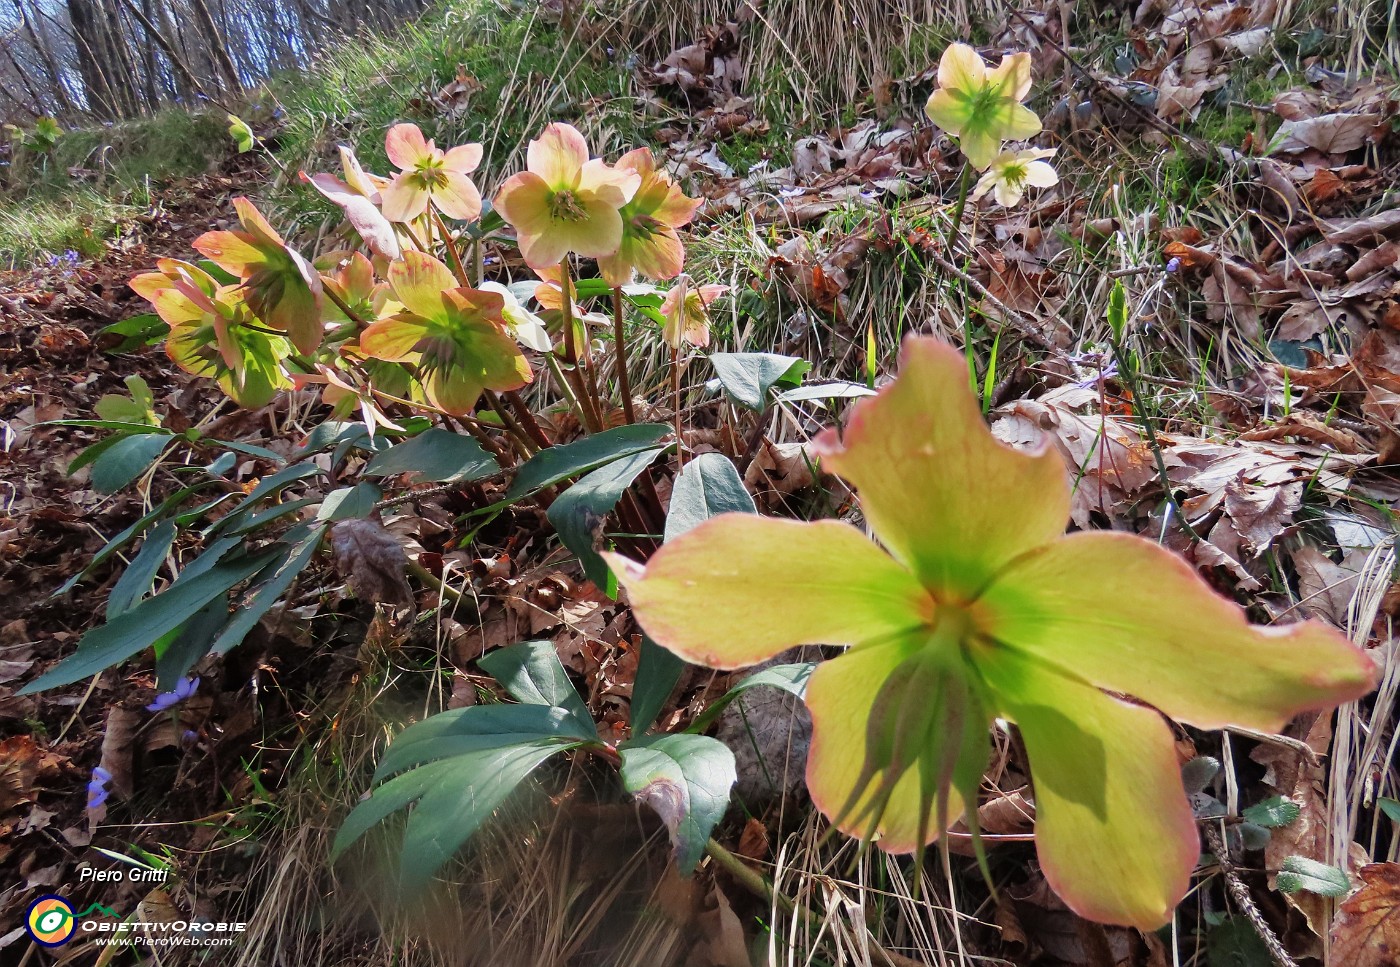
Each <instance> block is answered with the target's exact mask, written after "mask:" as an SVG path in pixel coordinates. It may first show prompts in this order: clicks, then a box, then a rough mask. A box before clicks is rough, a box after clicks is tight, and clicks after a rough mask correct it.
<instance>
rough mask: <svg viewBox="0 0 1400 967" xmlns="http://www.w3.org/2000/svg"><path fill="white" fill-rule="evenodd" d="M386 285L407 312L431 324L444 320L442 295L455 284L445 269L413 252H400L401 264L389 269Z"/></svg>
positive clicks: (453, 277) (394, 264)
mask: <svg viewBox="0 0 1400 967" xmlns="http://www.w3.org/2000/svg"><path fill="white" fill-rule="evenodd" d="M389 284H390V285H391V286H393V288H394V295H396V296H397V297H398V300H399V301H400V302H402V303H403V304H404V305H405V306H407V307H408V309H409V311H410V312H413V313H416V314H417V315H420V316H422V317H423V318H424V319H432V320H435V321H437V320H442V319H445V318H446V311H447V310H446V309H445V308H444V307H443V303H442V294H443V292H445V291H447V290H448V289H455V288H457V286H458V285H459V283H458V281H457V278H456V277H455V276H454V275H453V274H452V272H451V270H450V269H448V267H447V266H445V265H443V264H442V263H441V262H439V261H438V260H437V259H435V258H433V257H432V256H431V255H425V254H424V253H422V252H417V251H408V252H404V253H403V261H401V262H394V263H393V264H391V265H390V266H389Z"/></svg>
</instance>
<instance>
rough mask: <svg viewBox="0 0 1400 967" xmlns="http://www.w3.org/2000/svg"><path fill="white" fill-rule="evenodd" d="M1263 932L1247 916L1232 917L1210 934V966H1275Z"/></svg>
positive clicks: (1208, 946) (1207, 941) (1208, 943)
mask: <svg viewBox="0 0 1400 967" xmlns="http://www.w3.org/2000/svg"><path fill="white" fill-rule="evenodd" d="M1273 965H1274V958H1273V955H1271V954H1270V953H1269V948H1268V946H1267V945H1266V944H1265V943H1264V940H1263V938H1261V937H1260V936H1259V932H1258V931H1257V930H1255V929H1254V927H1253V926H1252V925H1251V924H1250V922H1249V921H1248V920H1246V919H1245V918H1243V917H1232V918H1231V919H1229V920H1226V921H1225V922H1224V923H1222V924H1221V925H1220V926H1218V927H1216V928H1214V929H1213V930H1211V932H1210V933H1209V935H1207V937H1206V967H1273Z"/></svg>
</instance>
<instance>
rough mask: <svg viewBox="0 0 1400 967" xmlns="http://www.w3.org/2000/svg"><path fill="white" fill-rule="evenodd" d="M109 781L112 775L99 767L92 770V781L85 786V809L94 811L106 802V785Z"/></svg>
mask: <svg viewBox="0 0 1400 967" xmlns="http://www.w3.org/2000/svg"><path fill="white" fill-rule="evenodd" d="M111 781H112V774H111V773H110V772H108V771H107V770H106V769H104V768H102V767H101V766H98V767H97V768H96V769H94V770H92V779H91V780H90V781H89V782H88V784H87V794H88V803H87V808H89V809H96V808H97V807H98V806H100V805H102V804H103V803H105V802H106V801H107V783H109V782H111Z"/></svg>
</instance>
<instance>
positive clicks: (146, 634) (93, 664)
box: [19, 554, 274, 695]
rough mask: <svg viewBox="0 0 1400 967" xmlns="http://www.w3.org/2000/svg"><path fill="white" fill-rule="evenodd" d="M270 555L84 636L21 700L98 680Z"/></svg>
mask: <svg viewBox="0 0 1400 967" xmlns="http://www.w3.org/2000/svg"><path fill="white" fill-rule="evenodd" d="M273 556H274V555H271V554H259V555H256V556H252V557H243V558H239V559H238V560H235V561H229V562H227V563H222V562H221V563H220V564H218V565H217V566H215V567H213V568H211V569H209V570H208V571H206V572H204V573H203V574H200V575H198V576H197V577H194V578H192V579H190V580H188V581H176V582H175V583H174V584H172V585H171V586H170V587H168V588H166V589H165V590H164V591H162V592H161V593H160V594H157V595H156V596H155V597H152V598H147V599H146V600H145V601H142V602H141V603H140V604H138V605H137V606H136V607H134V608H132V609H131V610H130V611H126V612H123V613H122V614H119V615H117V617H115V618H113V619H112V620H111V621H109V622H107V623H106V624H105V625H103V626H102V627H100V628H94V629H93V630H92V631H89V632H88V633H87V634H85V635H83V637H82V640H81V641H79V642H78V650H77V651H76V652H75V653H73V654H72V655H69V656H68V657H67V658H65V659H64V660H63V661H61V662H59V663H58V664H57V665H56V666H55V667H53V668H51V669H49V671H48V672H46V673H44V674H43V675H40V676H39V677H38V678H36V679H35V680H34V681H32V682H30V683H29V684H28V685H26V686H25V687H24V688H23V689H22V690H21V691H20V693H19V694H21V695H32V694H33V693H34V692H39V691H43V690H44V689H46V688H53V687H55V686H57V685H68V684H70V683H72V682H76V681H78V680H79V679H83V678H87V677H88V676H90V675H95V674H97V673H98V672H100V671H103V670H104V669H107V668H110V667H111V666H113V665H115V664H117V663H118V662H122V661H125V660H126V659H128V658H130V657H131V656H132V655H135V654H137V653H138V652H140V651H142V650H144V649H145V648H147V647H149V646H150V645H151V644H152V643H153V642H155V641H156V640H158V639H159V638H161V637H163V636H164V635H165V634H167V633H168V632H171V631H173V630H175V629H176V628H178V627H180V626H181V625H182V624H184V623H185V621H187V620H188V619H189V618H190V617H192V616H193V615H194V614H195V613H196V612H197V611H199V610H200V609H201V608H203V607H204V606H205V605H206V604H208V603H209V602H210V601H212V600H214V599H215V598H216V597H218V596H219V595H220V594H223V593H224V592H226V591H228V590H229V589H230V588H232V587H233V586H234V585H236V584H239V583H241V582H243V581H246V580H248V578H250V577H252V576H253V575H254V574H256V573H258V571H260V570H261V569H262V568H263V566H264V565H265V564H267V562H268V561H270V560H271V559H272V558H273Z"/></svg>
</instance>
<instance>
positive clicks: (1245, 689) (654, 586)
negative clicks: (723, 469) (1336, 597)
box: [609, 338, 1375, 929]
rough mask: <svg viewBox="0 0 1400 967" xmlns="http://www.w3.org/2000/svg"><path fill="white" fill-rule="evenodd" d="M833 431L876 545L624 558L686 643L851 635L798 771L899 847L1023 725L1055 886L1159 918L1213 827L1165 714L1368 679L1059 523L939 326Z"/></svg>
mask: <svg viewBox="0 0 1400 967" xmlns="http://www.w3.org/2000/svg"><path fill="white" fill-rule="evenodd" d="M817 449H818V452H819V454H820V455H821V459H822V462H823V466H824V467H825V468H826V469H827V470H830V471H833V472H835V473H837V474H839V475H840V476H842V477H844V478H845V479H846V480H847V481H848V482H849V483H851V484H852V485H853V486H854V487H855V488H856V490H857V491H858V493H859V497H860V504H861V508H862V510H863V512H864V515H865V519H866V521H867V522H868V524H869V525H870V527H871V529H872V530H873V531H874V532H875V536H876V537H877V538H878V539H879V541H880V545H883V549H882V548H881V546H880V545H877V544H876V543H874V542H872V541H871V540H869V539H868V538H867V537H866V536H865V535H864V534H863V533H862V532H861V531H859V530H858V529H856V528H855V527H852V526H851V525H849V524H846V523H842V522H838V521H819V522H817V523H802V522H796V521H787V520H775V519H769V518H763V517H759V516H756V515H752V514H726V515H722V516H719V517H716V518H713V519H711V520H710V521H708V522H706V523H704V524H701V525H700V526H699V527H697V528H695V529H694V530H691V531H689V532H688V533H687V534H685V535H683V536H682V537H680V538H678V539H676V540H674V541H671V542H669V543H667V544H666V545H664V546H663V547H662V548H661V549H660V550H659V551H657V552H656V554H655V555H653V556H652V558H651V560H650V561H648V562H647V564H646V565H645V566H643V565H641V564H638V563H635V562H632V561H629V560H627V559H626V558H623V557H620V556H618V555H615V554H613V555H609V563H610V564H611V565H612V567H613V569H614V571H615V572H616V573H617V575H618V577H619V578H620V579H621V581H622V583H623V584H624V585H625V587H626V589H627V593H628V595H629V598H630V601H631V604H632V608H633V610H634V612H635V614H636V617H637V619H638V621H639V622H640V623H641V626H642V627H643V628H644V629H645V630H646V633H647V634H648V635H649V636H651V638H652V639H654V640H655V641H657V642H659V643H660V644H662V645H664V646H665V647H667V648H669V649H671V650H672V651H674V652H675V653H677V654H678V655H680V656H682V657H683V658H686V659H688V660H690V661H693V662H698V663H700V664H704V665H710V666H712V667H717V668H738V667H742V666H745V665H750V664H753V663H756V662H759V661H763V660H765V659H767V658H770V657H772V656H774V655H776V654H777V653H779V652H781V651H783V650H785V649H787V648H790V647H793V646H795V645H802V644H828V645H845V646H849V650H848V651H846V652H845V653H844V654H842V655H841V656H840V657H838V658H835V659H832V660H830V661H826V662H824V663H822V664H821V665H820V666H819V667H818V668H817V669H816V671H815V672H814V673H813V675H812V678H811V682H810V685H809V687H808V690H807V696H806V701H807V704H808V706H809V707H810V709H811V712H812V719H813V734H812V745H811V752H810V757H809V760H808V765H807V785H808V788H809V790H810V792H811V794H812V799H813V801H814V802H815V803H816V805H817V806H818V807H819V808H820V809H821V810H822V812H824V813H825V814H826V815H828V816H829V817H832V818H833V820H834V821H835V822H836V824H837V825H838V826H839V827H840V828H842V829H844V830H846V831H847V832H849V833H851V834H853V835H857V836H861V837H870V836H873V837H874V838H875V839H876V841H877V842H878V844H879V845H880V846H881V847H883V848H884V849H886V850H888V851H891V852H910V851H915V850H919V849H922V848H923V847H924V846H925V844H927V843H929V842H930V841H932V840H933V839H935V838H936V837H937V836H938V835H939V833H940V832H941V831H942V830H944V829H946V828H947V826H948V824H949V823H951V822H952V821H954V820H956V819H957V818H958V817H960V816H963V815H964V814H965V813H966V815H967V817H968V819H969V821H973V820H975V816H976V806H977V798H976V797H977V790H978V785H979V783H980V781H981V778H982V773H983V770H984V768H985V766H986V763H987V759H988V754H989V744H990V743H989V737H988V726H989V723H991V722H992V721H993V720H994V719H1003V720H1006V721H1010V722H1014V723H1015V724H1016V725H1017V726H1018V727H1019V728H1020V731H1021V735H1022V737H1023V738H1024V741H1025V747H1026V751H1027V753H1028V755H1029V757H1030V765H1031V771H1032V779H1033V783H1034V790H1035V808H1036V846H1037V850H1038V852H1039V856H1040V861H1041V866H1042V868H1043V869H1044V871H1045V875H1046V878H1047V879H1048V880H1049V882H1050V885H1051V886H1052V887H1053V888H1054V889H1055V891H1056V892H1057V893H1059V894H1060V896H1061V897H1063V898H1064V900H1065V902H1066V903H1068V904H1069V906H1070V907H1071V908H1072V909H1074V910H1075V911H1077V912H1078V913H1080V914H1082V915H1083V916H1086V917H1090V918H1092V919H1096V920H1101V921H1104V922H1108V923H1117V924H1127V925H1132V926H1137V927H1141V928H1144V929H1151V928H1155V927H1157V926H1160V925H1161V924H1162V923H1164V922H1166V921H1167V920H1168V919H1169V918H1170V916H1171V913H1172V910H1173V909H1174V907H1175V906H1176V904H1177V903H1178V902H1179V901H1180V900H1181V898H1182V897H1183V896H1184V895H1185V893H1186V890H1187V887H1188V885H1189V882H1190V876H1191V872H1192V869H1193V867H1194V864H1195V862H1196V859H1197V856H1198V853H1199V848H1200V844H1199V840H1198V838H1197V833H1196V825H1195V822H1194V820H1193V818H1192V814H1191V809H1190V806H1189V805H1188V802H1187V797H1186V792H1185V789H1184V787H1183V784H1182V779H1181V773H1180V767H1179V763H1178V760H1177V756H1176V750H1175V745H1174V742H1173V735H1172V730H1171V727H1170V725H1169V724H1168V722H1167V720H1166V719H1165V718H1163V713H1166V714H1169V715H1173V716H1176V717H1177V718H1179V719H1180V720H1182V721H1184V722H1188V723H1190V724H1192V725H1196V726H1198V727H1201V728H1220V727H1223V726H1227V725H1236V726H1244V727H1248V728H1252V729H1257V730H1265V731H1268V730H1275V729H1278V728H1280V727H1281V726H1282V725H1283V724H1284V723H1285V722H1287V721H1288V719H1289V718H1290V717H1291V716H1293V715H1295V714H1297V713H1298V712H1301V711H1304V710H1308V709H1323V708H1328V707H1330V706H1332V705H1335V704H1336V703H1339V702H1342V701H1346V700H1349V699H1354V698H1357V697H1359V696H1360V695H1362V694H1364V693H1365V692H1366V691H1367V690H1368V689H1369V688H1370V687H1371V684H1372V681H1373V679H1374V677H1375V668H1374V666H1373V664H1372V662H1371V661H1370V660H1369V659H1368V658H1367V657H1366V656H1365V655H1364V654H1362V653H1361V652H1360V651H1359V650H1357V649H1356V648H1354V647H1352V645H1351V644H1350V643H1349V642H1348V641H1347V640H1346V639H1345V638H1343V637H1342V636H1341V635H1339V634H1338V633H1337V632H1336V631H1334V630H1332V629H1331V628H1328V627H1325V626H1323V625H1321V624H1317V623H1314V622H1302V623H1298V624H1291V625H1287V626H1284V627H1271V628H1260V627H1254V626H1251V625H1250V624H1249V623H1248V621H1247V620H1246V619H1245V616H1244V614H1243V612H1241V611H1240V609H1239V608H1238V607H1236V606H1235V605H1234V604H1233V603H1231V602H1230V601H1228V600H1226V599H1224V598H1222V597H1219V596H1218V595H1216V594H1215V593H1214V592H1213V591H1211V589H1210V588H1209V587H1208V586H1207V585H1206V584H1205V582H1204V581H1202V580H1201V579H1200V578H1199V577H1198V576H1197V575H1196V573H1195V572H1194V571H1193V570H1192V568H1191V567H1190V566H1188V565H1187V564H1186V562H1185V561H1183V560H1182V559H1181V558H1180V557H1178V556H1176V555H1174V554H1172V553H1171V552H1169V551H1166V550H1164V549H1163V548H1161V547H1159V546H1158V545H1156V544H1154V543H1152V542H1151V541H1148V540H1145V539H1142V538H1139V537H1137V536H1134V535H1131V534H1125V533H1116V532H1114V533H1109V532H1093V533H1079V534H1074V535H1071V536H1068V537H1066V536H1065V534H1064V530H1065V524H1066V521H1067V519H1068V516H1069V506H1070V489H1069V484H1068V480H1067V474H1066V472H1065V467H1064V465H1063V463H1062V462H1061V460H1060V458H1059V457H1058V456H1057V455H1056V454H1055V453H1053V452H1041V453H1038V454H1028V453H1024V452H1021V451H1017V450H1013V449H1011V448H1009V447H1007V446H1005V445H1003V444H1002V443H1000V442H999V441H997V440H996V439H995V438H994V437H993V436H992V435H991V433H990V432H989V431H988V430H987V428H986V425H985V424H984V423H983V422H982V419H981V413H980V410H979V407H978V404H977V401H976V399H975V398H974V397H973V395H972V394H971V393H970V392H969V390H968V385H967V363H966V360H965V359H964V357H963V356H962V354H960V353H958V352H956V351H955V350H953V349H952V348H951V347H948V346H946V345H943V344H940V343H938V342H936V341H935V340H932V339H927V338H924V339H913V340H910V341H909V342H908V343H906V345H905V348H904V353H903V370H902V372H901V374H900V376H899V377H898V379H896V380H895V381H894V382H893V383H892V384H891V385H889V386H887V387H886V388H885V389H883V390H882V391H881V392H880V393H879V394H878V395H877V396H875V397H872V398H870V399H867V400H864V401H862V402H860V403H858V404H857V405H856V407H855V410H854V413H853V415H852V417H851V420H850V422H849V424H848V425H847V426H846V428H845V430H844V432H839V431H836V430H828V431H826V432H825V433H824V434H823V435H822V436H821V437H820V438H819V439H818V441H817ZM1158 710H1160V711H1158Z"/></svg>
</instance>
